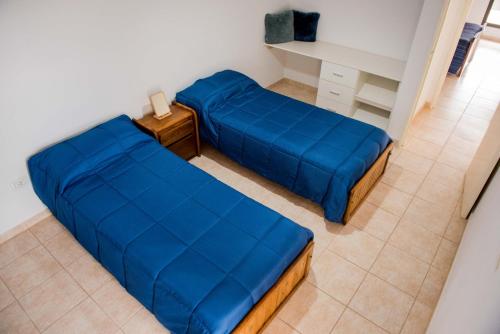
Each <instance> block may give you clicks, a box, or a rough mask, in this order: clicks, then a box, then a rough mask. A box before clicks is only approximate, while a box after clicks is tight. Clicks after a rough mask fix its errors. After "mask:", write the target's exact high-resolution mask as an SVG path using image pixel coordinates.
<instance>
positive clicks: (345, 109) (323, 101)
mask: <svg viewBox="0 0 500 334" xmlns="http://www.w3.org/2000/svg"><path fill="white" fill-rule="evenodd" d="M316 106H317V107H320V108H323V109H326V110H328V111H333V112H336V113H337V114H341V115H344V116H347V117H351V116H352V111H353V107H352V106H350V105H347V104H343V103H340V102H338V101H335V100H332V99H329V98H327V97H323V96H319V95H318V96H317V97H316Z"/></svg>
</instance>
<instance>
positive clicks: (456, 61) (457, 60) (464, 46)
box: [448, 22, 483, 74]
mask: <svg viewBox="0 0 500 334" xmlns="http://www.w3.org/2000/svg"><path fill="white" fill-rule="evenodd" d="M481 31H483V27H482V26H480V25H479V24H475V23H469V22H466V23H465V25H464V29H463V30H462V34H461V36H460V40H459V41H458V45H457V48H456V50H455V54H454V55H453V59H452V61H451V64H450V67H449V69H448V73H453V74H458V72H459V71H460V69H461V68H462V67H463V66H464V65H465V60H466V59H465V58H466V56H467V52H468V51H469V48H470V47H471V45H472V42H474V39H475V38H476V36H477V34H479V33H480V32H481Z"/></svg>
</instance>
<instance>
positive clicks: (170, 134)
mask: <svg viewBox="0 0 500 334" xmlns="http://www.w3.org/2000/svg"><path fill="white" fill-rule="evenodd" d="M193 129H194V125H193V121H192V120H189V121H187V122H183V123H182V124H179V125H178V126H176V127H175V128H172V129H168V130H166V131H164V132H162V133H161V134H160V143H161V144H162V145H163V146H168V145H170V144H172V143H175V142H176V141H178V140H180V139H182V138H184V137H186V136H187V135H190V134H192V133H193Z"/></svg>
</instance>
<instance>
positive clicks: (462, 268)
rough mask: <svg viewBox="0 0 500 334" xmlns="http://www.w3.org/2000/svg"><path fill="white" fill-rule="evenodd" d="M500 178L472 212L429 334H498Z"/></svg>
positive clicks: (492, 183) (499, 299)
mask: <svg viewBox="0 0 500 334" xmlns="http://www.w3.org/2000/svg"><path fill="white" fill-rule="evenodd" d="M499 201H500V174H499V173H497V174H496V175H495V177H494V178H493V180H492V182H491V183H490V185H489V187H488V189H487V191H486V192H485V193H484V195H483V197H482V199H481V200H480V202H479V205H478V206H477V208H476V210H475V211H473V212H472V214H471V216H470V218H469V221H468V223H467V227H466V229H465V232H464V235H463V238H462V242H461V243H460V246H459V248H458V251H457V255H456V257H455V261H454V263H453V266H452V268H451V271H450V274H449V276H448V279H447V281H446V284H445V286H444V289H443V292H442V293H441V298H440V300H439V303H438V305H437V307H436V310H435V311H434V316H433V317H432V320H431V322H430V324H429V328H428V330H427V333H428V334H440V333H454V334H469V333H475V334H498V333H500V316H499V314H498V312H499V310H500V218H499V215H498V213H499V211H498V203H499Z"/></svg>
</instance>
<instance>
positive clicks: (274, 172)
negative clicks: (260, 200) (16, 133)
mask: <svg viewBox="0 0 500 334" xmlns="http://www.w3.org/2000/svg"><path fill="white" fill-rule="evenodd" d="M176 100H177V102H179V103H181V104H184V105H187V106H189V107H191V108H193V109H195V110H196V111H197V113H198V116H199V119H200V123H201V125H200V134H201V137H202V139H203V140H205V141H207V142H209V143H210V144H212V145H213V146H215V147H216V148H217V149H219V150H220V151H222V152H223V153H224V154H226V155H227V156H229V157H230V158H232V159H233V160H235V161H237V162H238V163H240V164H242V165H244V166H246V167H248V168H250V169H252V170H254V171H256V172H257V173H259V174H261V175H262V176H264V177H266V178H268V179H271V180H273V181H275V182H277V183H279V184H281V185H283V186H285V187H286V188H288V189H289V190H291V191H293V192H295V193H297V194H299V195H302V196H304V197H306V198H309V199H311V200H312V201H314V202H316V203H318V204H320V205H321V206H322V207H323V208H324V212H325V217H326V218H327V219H329V220H331V221H334V222H342V220H343V215H344V212H345V210H346V208H347V203H348V198H349V192H350V190H351V189H352V187H353V186H354V185H355V184H356V182H357V181H358V180H359V179H360V178H361V177H362V176H363V175H364V174H365V172H366V171H367V170H368V169H369V168H370V167H371V165H372V164H373V163H374V162H375V161H376V160H377V158H378V157H379V155H380V154H381V153H382V152H383V151H384V150H385V148H386V147H387V146H388V145H389V143H390V142H391V139H390V138H389V136H388V135H387V134H386V133H385V131H383V130H381V129H379V128H377V127H374V126H372V125H369V124H366V123H363V122H360V121H357V120H354V119H351V118H348V117H345V116H342V115H340V114H337V113H334V112H330V111H327V110H325V109H321V108H318V107H316V106H313V105H310V104H306V103H303V102H300V101H297V100H294V99H292V98H289V97H286V96H283V95H280V94H277V93H274V92H272V91H270V90H267V89H264V88H262V87H261V86H259V85H258V84H257V83H256V82H255V81H254V80H252V79H250V78H248V77H247V76H245V75H243V74H241V73H238V72H235V71H231V70H226V71H222V72H219V73H216V74H214V75H212V76H210V77H208V78H204V79H200V80H198V81H196V82H195V83H194V84H193V85H191V86H190V87H188V88H186V89H184V90H182V91H180V92H178V93H177V96H176Z"/></svg>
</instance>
